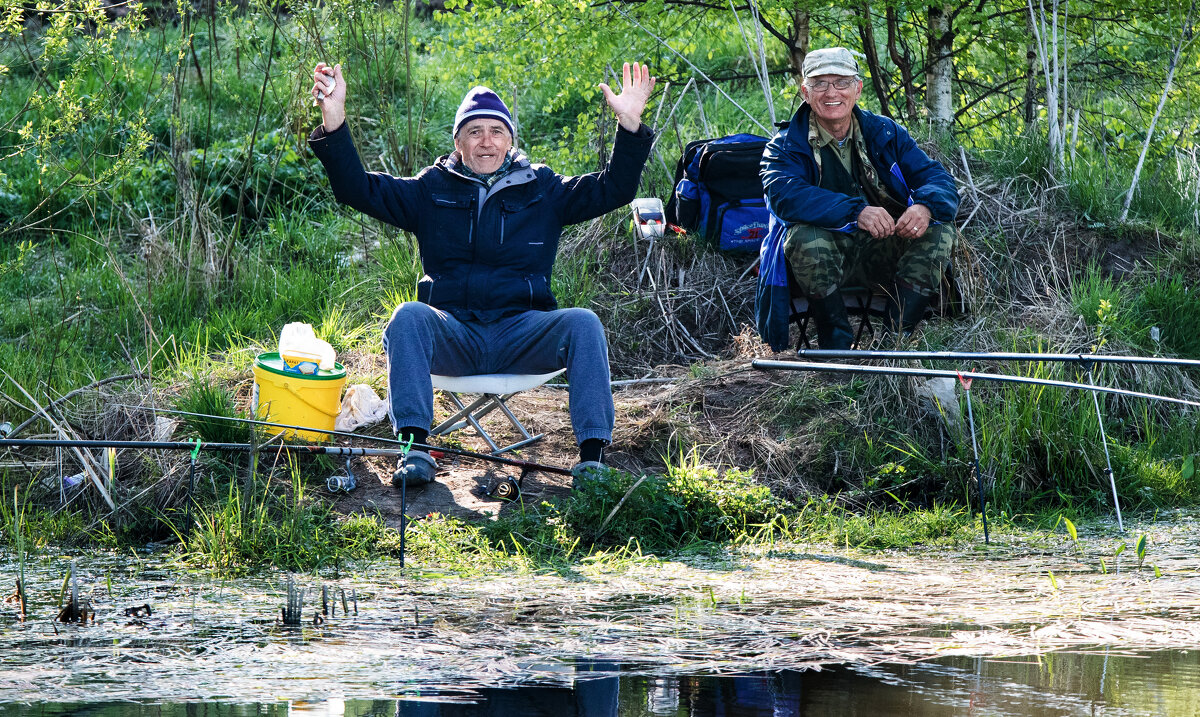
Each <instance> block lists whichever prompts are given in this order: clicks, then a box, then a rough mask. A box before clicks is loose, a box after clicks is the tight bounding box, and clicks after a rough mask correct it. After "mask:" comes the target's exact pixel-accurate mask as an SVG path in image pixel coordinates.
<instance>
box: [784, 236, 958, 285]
mask: <svg viewBox="0 0 1200 717" xmlns="http://www.w3.org/2000/svg"><path fill="white" fill-rule="evenodd" d="M955 234H956V231H955V228H954V225H953V224H930V225H929V229H928V230H926V232H925V233H924V234H923V235H921V236H920V237H917V238H916V239H904V238H902V237H899V236H896V235H895V234H893V235H892V236H890V237H885V238H883V239H875V238H874V237H872V236H871V235H870V233H868V232H866V231H863V230H861V229H860V230H857V231H854V232H851V233H846V232H831V231H828V230H826V229H819V228H817V227H814V226H812V225H810V224H795V225H793V226H791V227H790V228H789V229H788V234H787V238H786V239H784V241H783V253H784V256H786V257H787V261H788V266H789V267H791V270H792V276H793V277H794V278H795V279H796V283H797V284H799V288H800V290H801V291H803V292H804V294H805V295H806V296H822V297H823V296H828V295H829V294H830V292H832V291H833V290H834V289H835V288H840V287H843V286H871V285H875V284H883V285H887V284H891V283H892V282H894V281H896V280H900V281H903V282H905V283H907V284H908V285H910V286H912V287H913V288H915V289H917V290H919V291H922V292H923V293H928V292H932V291H934V290H936V289H937V287H938V286H939V285H940V284H941V282H942V273H943V272H944V271H945V269H946V264H947V263H949V261H950V252H951V250H953V249H954V237H955Z"/></svg>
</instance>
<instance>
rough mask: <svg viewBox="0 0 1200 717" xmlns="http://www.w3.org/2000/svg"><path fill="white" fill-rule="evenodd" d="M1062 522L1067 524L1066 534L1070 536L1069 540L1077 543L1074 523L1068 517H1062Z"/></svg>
mask: <svg viewBox="0 0 1200 717" xmlns="http://www.w3.org/2000/svg"><path fill="white" fill-rule="evenodd" d="M1062 522H1063V525H1065V526H1067V535H1069V536H1071V542H1073V543H1078V542H1079V531H1077V530H1076V529H1075V524H1074V523H1072V522H1071V519H1070V518H1063V519H1062Z"/></svg>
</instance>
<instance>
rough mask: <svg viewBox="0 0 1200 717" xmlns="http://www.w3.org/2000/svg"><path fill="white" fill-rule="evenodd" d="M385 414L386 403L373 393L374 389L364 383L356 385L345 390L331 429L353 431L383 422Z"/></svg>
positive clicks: (386, 410)
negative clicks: (340, 406)
mask: <svg viewBox="0 0 1200 717" xmlns="http://www.w3.org/2000/svg"><path fill="white" fill-rule="evenodd" d="M387 412H388V405H387V402H386V401H384V400H383V399H382V398H380V397H379V394H378V393H375V389H373V388H371V387H370V386H368V385H367V384H365V383H356V384H354V385H353V386H351V387H350V388H348V389H346V395H345V396H343V397H342V408H341V410H340V411H338V416H337V419H336V420H334V422H333V429H334V430H335V431H353V430H354V429H356V428H358V427H359V426H365V425H368V424H371V423H375V422H376V421H381V420H383V419H384V418H385V417H386V416H387Z"/></svg>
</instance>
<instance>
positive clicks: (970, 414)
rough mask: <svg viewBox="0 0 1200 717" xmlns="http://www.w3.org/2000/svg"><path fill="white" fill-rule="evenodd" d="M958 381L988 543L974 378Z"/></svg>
mask: <svg viewBox="0 0 1200 717" xmlns="http://www.w3.org/2000/svg"><path fill="white" fill-rule="evenodd" d="M958 382H959V384H961V385H962V387H963V392H964V393H966V394H967V421H968V423H969V424H970V426H971V453H972V454H973V455H974V456H975V490H976V492H977V493H978V494H979V515H980V517H982V519H983V544H984V545H987V544H988V543H990V542H991V539H990V538H989V537H988V524H987V495H986V494H985V493H984V490H983V473H981V472H980V470H979V442H978V441H976V440H975V411H974V410H973V409H972V408H971V384H972V383H973V382H974V379H970V378H963V377H962V376H959V377H958ZM1092 395H1093V396H1094V395H1095V394H1092Z"/></svg>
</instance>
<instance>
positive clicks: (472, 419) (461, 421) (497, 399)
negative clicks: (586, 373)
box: [430, 368, 566, 455]
mask: <svg viewBox="0 0 1200 717" xmlns="http://www.w3.org/2000/svg"><path fill="white" fill-rule="evenodd" d="M564 371H566V369H565V368H561V369H559V370H557V371H554V372H552V373H539V374H515V373H485V374H476V375H474V376H441V375H438V374H430V378H431V379H432V380H433V387H434V388H436V389H438V390H439V391H442V392H443V393H445V394H446V395H447V397H449V399H450V401H451V402H452V403H453V404H454V405H455V407H457V408H458V413H455V414H454V415H453V416H451V417H449V418H447V419H446V420H444V421H442V422H441V423H439V424H438V425H437V426H435V427H434V429H433V430H432V431H430V434H432V435H434V436H441V435H444V434H446V433H450V432H452V431H457V430H458V429H460V428H465V427H466V426H467V425H470V426H471V427H472V428H474V429H475V431H476V432H477V433H478V434H479V437H480V438H482V439H483V440H484V441H486V442H487V444H488V445H489V446H490V447H491V449H492V454H493V455H497V454H500V453H504V452H505V451H511V450H513V449H516V448H520V447H521V446H527V445H529V444H530V443H533V442H534V441H538V440H541V438H542V437H543V435H544V434H541V433H539V434H537V435H536V436H534V435H530V433H529V431H528V430H527V429H526V428H525V426H523V425H521V422H520V421H518V420H517V417H516V416H515V415H513V412H512V411H511V410H510V409H509V408H508V405H507V404H506V403H505V402H506V401H507V400H508V399H510V398H512V397H513V395H515V394H517V393H520V392H521V391H528V390H530V389H533V388H537V387H538V386H541V385H542V384H544V383H546V382H547V381H549V380H550V379H552V378H554V377H556V376H559V375H561V374H562V373H563V372H564ZM460 393H473V394H476V393H477V394H479V398H477V399H475V400H474V401H472V402H471V403H470V404H467V405H464V404H463V402H462V400H461V399H459V397H458V394H460ZM497 408H498V409H500V411H501V412H502V413H503V414H504V415H505V416H507V417H508V420H509V422H510V423H512V425H513V428H515V429H517V431H518V432H520V434H521V435H522V436H523V438H522V439H521V440H519V441H517V442H516V443H512V444H509V445H507V446H504V447H503V448H501V447H500V445H499V444H498V443H496V441H495V440H494V439H493V438H492V437H491V436H490V435H488V432H487V431H485V430H483V426H482V425H480V423H479V422H480V421H481V420H482V419H483V417H484V416H486V415H487V414H489V413H491V412H492V411H493V410H495V409H497Z"/></svg>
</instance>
